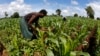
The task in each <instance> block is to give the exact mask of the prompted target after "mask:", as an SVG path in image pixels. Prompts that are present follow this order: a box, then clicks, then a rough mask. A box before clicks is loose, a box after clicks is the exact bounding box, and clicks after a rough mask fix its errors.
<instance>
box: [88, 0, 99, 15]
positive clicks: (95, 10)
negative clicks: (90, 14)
mask: <svg viewBox="0 0 100 56" xmlns="http://www.w3.org/2000/svg"><path fill="white" fill-rule="evenodd" d="M87 6H91V7H92V8H93V10H94V12H95V17H100V0H97V1H94V2H91V3H89V4H87Z"/></svg>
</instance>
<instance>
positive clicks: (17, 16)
mask: <svg viewBox="0 0 100 56" xmlns="http://www.w3.org/2000/svg"><path fill="white" fill-rule="evenodd" d="M11 17H12V18H19V17H20V16H19V13H18V12H14V14H13V15H12V16H11Z"/></svg>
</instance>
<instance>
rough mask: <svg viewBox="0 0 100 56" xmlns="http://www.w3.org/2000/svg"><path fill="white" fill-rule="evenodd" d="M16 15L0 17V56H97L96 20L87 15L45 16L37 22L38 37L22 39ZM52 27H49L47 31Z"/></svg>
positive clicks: (99, 24)
mask: <svg viewBox="0 0 100 56" xmlns="http://www.w3.org/2000/svg"><path fill="white" fill-rule="evenodd" d="M19 20H20V18H9V19H0V55H6V56H7V55H9V56H81V55H83V56H100V21H99V20H93V19H88V18H78V17H67V20H66V21H64V20H62V18H61V17H56V16H54V17H53V16H52V17H50V16H48V17H45V18H43V19H41V20H40V21H39V24H40V25H41V26H43V27H47V28H48V31H41V30H39V29H38V33H39V34H38V39H34V40H30V39H25V38H23V36H22V34H21V31H20V25H19ZM51 28H53V30H51Z"/></svg>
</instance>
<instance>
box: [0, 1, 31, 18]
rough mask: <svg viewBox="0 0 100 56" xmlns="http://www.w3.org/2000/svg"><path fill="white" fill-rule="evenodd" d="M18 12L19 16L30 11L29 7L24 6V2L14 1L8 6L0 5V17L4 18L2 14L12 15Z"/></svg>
mask: <svg viewBox="0 0 100 56" xmlns="http://www.w3.org/2000/svg"><path fill="white" fill-rule="evenodd" d="M16 11H17V12H19V14H20V15H21V16H23V15H25V14H26V13H29V12H31V11H32V7H31V5H27V4H24V0H14V1H12V2H11V3H10V4H0V17H4V12H7V13H8V14H9V16H10V15H12V14H13V13H14V12H16Z"/></svg>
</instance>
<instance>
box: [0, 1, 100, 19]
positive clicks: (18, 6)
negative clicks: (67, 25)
mask: <svg viewBox="0 0 100 56" xmlns="http://www.w3.org/2000/svg"><path fill="white" fill-rule="evenodd" d="M99 5H100V0H3V1H0V18H2V17H5V15H4V12H7V13H8V15H9V16H11V15H12V14H13V13H14V12H19V14H20V15H21V16H24V15H25V14H27V13H30V12H38V11H40V10H41V9H46V10H47V11H48V15H51V14H55V11H56V9H61V11H62V12H61V15H63V16H73V15H74V14H75V13H77V14H78V15H79V16H87V13H86V11H85V8H86V7H87V6H91V7H92V8H93V10H94V12H95V15H94V16H95V18H96V17H100V15H99V12H100V6H99Z"/></svg>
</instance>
